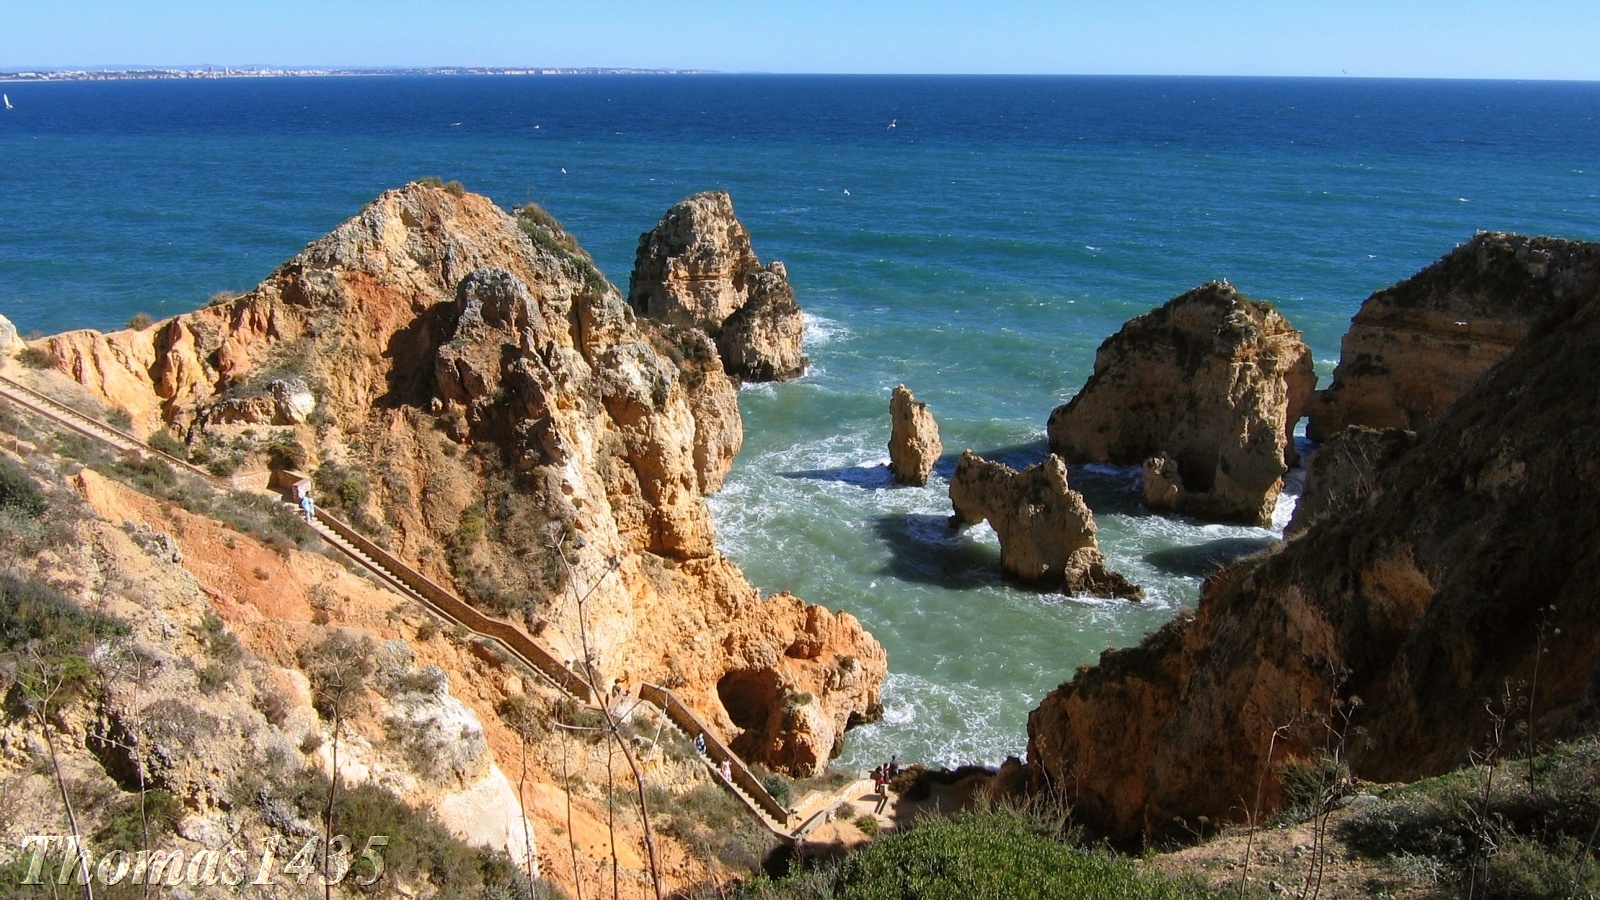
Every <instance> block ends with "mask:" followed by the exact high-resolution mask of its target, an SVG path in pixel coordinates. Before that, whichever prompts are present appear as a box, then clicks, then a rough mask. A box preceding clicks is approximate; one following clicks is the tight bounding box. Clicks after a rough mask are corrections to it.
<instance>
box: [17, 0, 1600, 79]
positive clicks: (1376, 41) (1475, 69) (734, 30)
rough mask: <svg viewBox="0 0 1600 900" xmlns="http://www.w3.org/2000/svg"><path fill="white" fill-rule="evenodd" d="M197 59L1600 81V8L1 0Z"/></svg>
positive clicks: (98, 35) (81, 30)
mask: <svg viewBox="0 0 1600 900" xmlns="http://www.w3.org/2000/svg"><path fill="white" fill-rule="evenodd" d="M206 64H216V65H256V64H265V65H284V66H317V65H337V66H430V65H485V66H519V65H545V66H637V67H647V68H699V69H717V70H721V71H727V72H757V71H759V72H860V73H880V72H903V73H1057V74H1181V75H1332V76H1337V75H1340V74H1349V75H1352V76H1399V77H1444V78H1566V79H1583V80H1600V0H1525V2H1521V3H1509V2H1506V0H1493V2H1489V0H1449V2H1446V0H1387V2H1385V0H1339V2H1326V0H1313V2H1305V0H1196V2H1179V0H1094V2H1085V0H1057V2H1047V0H960V2H953V0H791V2H783V3H778V2H767V0H745V2H734V0H676V2H662V0H651V2H644V0H563V2H559V3H550V2H544V0H459V2H455V3H440V2H426V0H395V2H384V3H380V2H376V0H145V2H129V0H50V2H40V0H0V69H13V68H28V67H48V68H63V67H79V66H82V67H89V66H95V67H98V66H108V65H109V66H120V65H129V66H133V65H185V66H187V65H206Z"/></svg>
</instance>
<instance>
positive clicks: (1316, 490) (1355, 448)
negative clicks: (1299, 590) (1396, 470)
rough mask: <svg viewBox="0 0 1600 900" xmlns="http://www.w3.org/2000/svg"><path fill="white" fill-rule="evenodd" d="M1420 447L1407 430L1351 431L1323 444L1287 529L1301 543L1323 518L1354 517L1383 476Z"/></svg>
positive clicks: (1358, 428) (1357, 428)
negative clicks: (1315, 523)
mask: <svg viewBox="0 0 1600 900" xmlns="http://www.w3.org/2000/svg"><path fill="white" fill-rule="evenodd" d="M1416 442H1417V433H1416V432H1414V431H1406V430H1405V429H1402V428H1386V429H1384V430H1383V431H1378V430H1376V429H1373V428H1362V427H1361V426H1359V425H1351V426H1350V427H1349V428H1346V429H1345V430H1344V431H1341V432H1339V433H1338V434H1336V435H1334V436H1333V437H1332V438H1330V439H1328V440H1327V441H1324V442H1323V443H1322V444H1321V446H1319V447H1317V449H1316V450H1315V451H1314V452H1312V454H1311V458H1310V460H1308V461H1307V462H1306V483H1305V489H1304V490H1303V491H1301V493H1300V499H1299V501H1298V502H1296V503H1295V506H1294V518H1292V519H1290V520H1289V524H1288V525H1287V526H1286V527H1285V528H1284V529H1283V535H1284V537H1286V538H1292V537H1298V536H1300V535H1302V534H1304V533H1305V532H1306V530H1307V529H1309V528H1310V527H1311V523H1313V522H1315V521H1317V520H1318V519H1321V518H1323V517H1324V516H1340V515H1344V514H1345V513H1347V512H1349V511H1350V510H1351V509H1353V508H1354V507H1356V506H1357V505H1358V504H1360V503H1361V502H1362V501H1363V500H1365V499H1366V498H1367V497H1368V496H1370V495H1371V494H1372V486H1373V484H1374V483H1376V481H1377V478H1378V473H1379V472H1380V471H1382V470H1383V469H1384V467H1386V466H1388V465H1389V464H1390V463H1392V462H1394V461H1395V460H1396V459H1399V458H1400V457H1401V456H1402V455H1404V454H1405V452H1406V451H1407V450H1410V449H1411V448H1412V446H1413V445H1415V444H1416Z"/></svg>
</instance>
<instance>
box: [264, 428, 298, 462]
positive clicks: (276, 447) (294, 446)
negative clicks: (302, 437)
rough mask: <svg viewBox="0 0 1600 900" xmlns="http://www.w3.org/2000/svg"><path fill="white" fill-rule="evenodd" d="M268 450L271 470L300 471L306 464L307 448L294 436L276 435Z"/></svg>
mask: <svg viewBox="0 0 1600 900" xmlns="http://www.w3.org/2000/svg"><path fill="white" fill-rule="evenodd" d="M266 450H267V467H268V468H270V469H299V468H301V467H302V466H304V465H305V464H306V448H305V447H302V446H301V445H300V442H299V441H297V440H295V439H294V436H293V435H287V434H279V435H275V436H274V437H273V438H272V440H271V441H269V442H268V443H267V447H266Z"/></svg>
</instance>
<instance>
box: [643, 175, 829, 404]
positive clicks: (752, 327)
mask: <svg viewBox="0 0 1600 900" xmlns="http://www.w3.org/2000/svg"><path fill="white" fill-rule="evenodd" d="M628 303H629V304H630V305H631V306H632V307H633V309H634V311H635V312H637V313H638V314H639V315H641V316H644V317H646V318H650V319H655V320H657V321H661V322H665V323H667V324H669V325H678V326H683V327H690V328H698V329H700V330H701V331H704V332H705V333H706V334H707V335H709V336H710V337H711V338H712V339H713V340H714V341H715V342H716V345H717V352H718V353H719V354H720V355H721V357H722V363H723V367H724V368H725V369H726V371H727V373H728V374H729V375H731V376H733V377H734V378H737V379H740V380H742V381H786V380H788V379H790V378H796V377H799V376H800V375H803V374H805V367H806V362H807V360H806V358H805V356H804V355H803V353H802V346H801V345H802V340H803V337H804V331H805V323H804V321H803V319H802V317H801V315H800V306H799V304H797V303H796V302H795V299H794V289H793V288H791V287H790V286H789V277H788V273H787V272H786V271H785V269H784V267H783V263H780V262H773V263H771V264H769V265H767V266H765V267H763V266H762V265H761V261H760V260H759V259H758V258H757V257H756V253H755V250H754V249H752V247H751V246H750V234H749V232H747V231H745V228H744V226H743V225H741V224H740V223H739V220H738V218H736V217H735V216H734V213H733V201H732V199H730V198H729V197H728V195H727V193H726V192H724V191H707V192H705V193H702V194H696V195H694V196H693V197H690V198H688V199H686V200H684V201H682V202H680V203H678V204H677V205H676V206H673V207H672V208H671V209H669V210H667V214H666V215H665V216H663V217H662V219H661V221H660V223H658V224H657V225H656V227H655V228H653V229H651V230H650V231H647V232H645V233H644V234H642V235H640V236H639V251H638V253H637V255H636V256H635V259H634V264H633V276H632V278H631V279H630V280H629V283H628Z"/></svg>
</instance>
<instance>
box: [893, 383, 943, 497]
mask: <svg viewBox="0 0 1600 900" xmlns="http://www.w3.org/2000/svg"><path fill="white" fill-rule="evenodd" d="M889 419H890V429H889V471H890V472H891V473H893V474H894V480H895V481H898V482H900V483H901V484H910V485H915V486H917V487H922V486H923V485H925V484H927V483H928V473H930V472H932V471H933V464H934V463H936V462H938V461H939V457H940V455H941V454H943V453H944V443H943V442H942V441H940V440H939V423H938V422H935V421H934V420H933V413H931V412H929V411H928V404H926V403H918V402H917V398H916V397H913V396H912V395H911V391H909V390H907V389H906V386H905V385H903V384H902V385H897V386H896V387H895V389H894V393H893V394H891V395H890V397H889Z"/></svg>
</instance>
